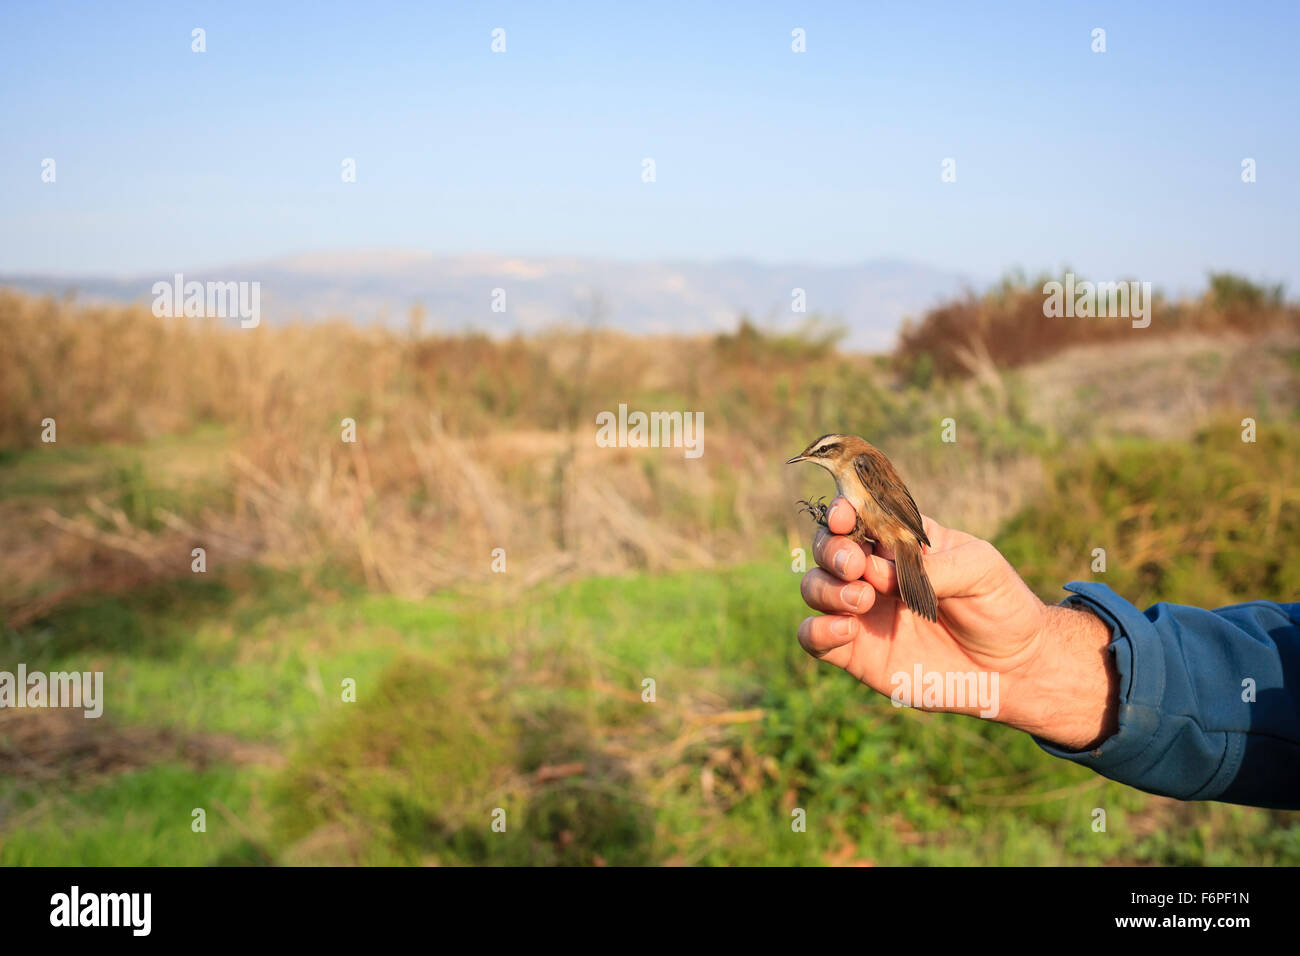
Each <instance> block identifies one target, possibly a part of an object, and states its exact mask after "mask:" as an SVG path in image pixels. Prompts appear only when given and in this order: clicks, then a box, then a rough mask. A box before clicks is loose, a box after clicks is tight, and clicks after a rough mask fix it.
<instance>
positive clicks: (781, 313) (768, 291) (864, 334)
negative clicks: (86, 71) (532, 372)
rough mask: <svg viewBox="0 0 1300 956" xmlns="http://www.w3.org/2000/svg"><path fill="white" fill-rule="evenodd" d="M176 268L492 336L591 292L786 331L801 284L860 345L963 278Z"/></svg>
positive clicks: (476, 261) (557, 316)
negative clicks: (416, 309)
mask: <svg viewBox="0 0 1300 956" xmlns="http://www.w3.org/2000/svg"><path fill="white" fill-rule="evenodd" d="M183 274H184V276H185V280H186V281H187V282H188V281H194V280H197V281H200V282H208V281H223V282H224V281H257V282H260V283H261V287H262V300H261V301H262V317H263V320H264V321H270V322H282V321H287V320H291V319H294V318H306V319H324V318H329V317H343V318H347V319H349V320H351V321H354V322H358V323H362V324H369V323H375V322H381V323H388V324H392V325H395V326H401V325H404V324H405V323H406V321H407V316H408V314H409V313H410V310H411V308H412V306H414V305H417V304H419V305H421V306H423V307H424V309H425V311H426V313H427V320H426V328H432V329H441V330H444V331H462V330H475V331H487V332H492V333H509V332H513V331H516V330H521V331H530V330H534V329H538V328H542V327H544V326H546V325H549V324H552V323H555V322H564V321H575V320H576V321H582V320H585V319H587V318H589V317H590V316H591V315H592V314H593V310H594V303H595V302H597V301H599V302H600V303H601V304H602V307H603V308H602V309H600V310H599V314H600V316H601V321H602V324H604V325H607V326H609V327H612V328H618V329H623V330H626V331H629V332H639V333H689V332H698V331H715V330H723V329H731V328H733V327H734V326H735V324H736V320H737V317H738V316H739V315H740V314H742V313H746V314H749V315H751V316H753V317H754V318H755V319H756V320H757V321H758V322H759V323H760V324H762V325H764V326H775V327H778V328H791V327H793V326H795V325H797V324H798V323H799V322H800V321H801V320H802V319H803V318H804V317H805V316H804V315H803V314H799V313H795V312H793V311H792V308H791V303H792V296H793V291H794V290H795V289H803V290H804V292H805V294H806V308H807V314H813V313H820V314H821V315H824V316H828V317H832V318H835V319H837V320H839V321H841V322H843V323H844V324H845V325H846V326H848V328H849V335H848V338H847V339H846V342H845V345H846V346H848V347H850V348H859V349H883V348H887V347H889V346H890V345H891V344H892V342H893V338H894V333H895V332H896V330H897V328H898V325H899V323H900V322H901V321H902V320H903V318H904V317H905V316H909V315H911V316H919V315H920V314H921V313H922V312H924V311H925V310H926V309H928V308H930V307H931V306H933V305H935V304H936V303H938V302H940V301H942V300H944V299H946V298H950V297H951V296H953V295H955V294H957V293H959V292H960V291H961V290H962V289H963V288H965V287H966V284H967V283H966V282H965V280H964V279H963V278H962V277H961V276H959V275H957V274H955V273H949V272H944V271H941V270H938V269H932V268H929V267H927V266H923V265H918V264H914V263H908V262H899V261H894V260H873V261H868V262H864V263H861V264H858V265H851V266H805V265H798V264H776V265H770V264H765V263H759V262H754V261H750V260H743V259H735V260H724V261H718V262H708V263H702V262H632V261H621V260H612V259H610V260H604V259H595V258H582V257H520V256H496V255H459V256H439V255H434V254H433V253H423V252H414V251H410V250H393V251H383V250H365V251H358V252H325V253H311V254H304V255H294V256H283V257H277V258H274V259H269V260H263V261H260V262H250V263H245V264H241V265H238V266H230V267H226V268H218V269H196V270H187V271H185V272H184V273H183ZM173 276H174V273H169V274H166V275H149V276H137V277H132V278H125V279H122V278H104V277H92V276H87V277H61V276H42V275H31V274H28V275H4V276H0V284H4V285H9V286H12V287H15V288H18V289H21V290H23V291H25V292H32V293H51V294H55V295H62V294H65V293H68V292H72V291H75V293H76V295H77V296H78V298H80V299H84V300H89V301H108V302H133V301H139V302H150V301H152V292H151V289H152V287H153V284H154V283H155V282H158V281H168V282H170V281H171V280H172V278H173ZM495 289H504V290H505V307H506V308H505V311H504V312H493V311H492V303H493V296H494V291H493V290H495Z"/></svg>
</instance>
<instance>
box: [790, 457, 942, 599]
mask: <svg viewBox="0 0 1300 956" xmlns="http://www.w3.org/2000/svg"><path fill="white" fill-rule="evenodd" d="M797 461H811V462H814V463H816V464H818V465H821V466H822V467H823V468H825V469H826V470H827V471H829V472H830V473H831V477H833V478H834V479H835V490H836V491H837V492H838V493H839V495H840V496H841V497H843V498H846V499H848V502H849V504H851V505H853V510H854V511H856V512H857V514H858V522H857V526H856V527H854V529H853V532H852V534H851V535H850V537H852V538H853V540H854V541H857V542H859V543H864V542H867V541H878V542H880V543H881V544H884V545H887V546H888V547H889V548H891V549H892V550H893V552H894V568H895V570H896V571H897V572H898V592H899V594H900V595H901V596H902V598H903V601H904V603H906V604H907V606H908V607H909V608H910V609H911V610H912V611H913V613H915V614H919V615H920V616H921V617H923V618H926V619H927V620H930V621H937V620H938V619H939V602H938V601H937V600H936V599H935V596H934V588H933V587H932V586H931V584H930V578H929V577H928V576H927V575H926V573H925V566H924V564H923V563H922V562H921V546H922V545H924V546H925V547H927V548H928V547H929V546H930V539H929V538H927V537H926V536H925V528H924V527H923V526H922V523H921V512H920V510H919V509H918V508H917V507H916V502H915V501H913V500H912V495H911V493H910V492H909V491H908V490H907V486H906V485H904V484H903V479H902V478H900V477H898V472H897V471H895V470H894V466H893V465H892V464H891V463H890V461H889V459H888V458H886V457H885V456H884V454H883V453H882V452H881V451H880V450H879V449H878V448H876V447H875V446H873V445H872V444H870V443H869V442H867V441H865V440H864V439H861V438H858V437H857V436H856V435H834V434H832V435H823V436H822V437H821V438H818V439H817V440H816V441H815V442H813V443H812V444H811V445H809V446H808V447H807V448H805V449H804V450H803V451H802V452H800V453H799V454H798V455H795V456H794V457H793V458H791V459H790V460H789V461H788V462H786V464H788V465H790V464H794V463H795V462H797ZM805 504H807V503H806V502H805ZM808 510H809V511H810V512H812V514H813V518H814V519H815V520H816V521H817V522H818V524H821V525H825V524H826V507H825V505H820V506H814V505H808Z"/></svg>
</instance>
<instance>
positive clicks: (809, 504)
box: [797, 498, 831, 531]
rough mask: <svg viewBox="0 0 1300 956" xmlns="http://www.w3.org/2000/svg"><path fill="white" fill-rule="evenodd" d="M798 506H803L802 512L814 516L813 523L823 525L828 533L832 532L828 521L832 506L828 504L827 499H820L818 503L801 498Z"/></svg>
mask: <svg viewBox="0 0 1300 956" xmlns="http://www.w3.org/2000/svg"><path fill="white" fill-rule="evenodd" d="M797 504H799V505H802V507H801V508H800V509H799V510H800V511H806V512H808V514H810V515H812V519H813V521H815V522H816V523H817V524H819V525H821V526H822V527H823V528H825V529H826V530H827V531H829V530H830V525H829V523H828V520H827V519H828V516H829V515H830V511H831V509H830V506H829V505H827V504H826V499H825V498H818V499H817V500H816V501H807V500H805V499H803V498H800V499H799V501H798V502H797Z"/></svg>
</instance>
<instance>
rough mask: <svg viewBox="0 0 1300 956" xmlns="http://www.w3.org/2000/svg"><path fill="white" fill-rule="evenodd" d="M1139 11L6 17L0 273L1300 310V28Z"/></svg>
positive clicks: (615, 9)
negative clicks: (950, 276) (1145, 290)
mask: <svg viewBox="0 0 1300 956" xmlns="http://www.w3.org/2000/svg"><path fill="white" fill-rule="evenodd" d="M1136 6H1137V5H1135V4H1131V3H1116V4H1083V3H1062V2H1043V3H1016V4H1000V3H985V2H982V3H969V4H968V3H951V4H949V3H943V4H923V3H899V4H888V3H865V2H859V3H825V4H793V3H791V4H761V3H744V4H741V3H737V4H726V3H704V2H693V3H681V4H676V3H665V2H655V3H635V4H634V3H615V2H610V0H604V2H598V3H591V4H582V3H566V4H545V3H541V2H536V0H534V2H529V3H519V4H498V3H455V4H442V3H410V4H406V3H382V2H375V3H331V2H316V3H279V4H271V3H244V2H222V3H192V4H185V3H174V4H166V5H161V4H157V5H155V4H143V3H140V4H133V3H114V4H104V3H49V4H34V3H21V4H20V3H17V2H14V0H0V273H14V272H40V273H50V274H55V275H86V274H92V275H105V276H110V275H111V276H128V275H138V274H151V273H162V274H167V273H169V272H170V271H171V270H181V269H185V268H191V269H198V268H207V267H218V266H221V265H226V264H235V263H241V262H249V261H256V260H260V259H266V258H270V257H275V256H280V255H286V254H298V253H308V252H319V251H329V250H348V249H375V248H380V249H390V248H401V249H422V250H432V251H434V252H437V253H446V254H460V253H491V254H502V255H518V256H555V255H566V256H567V255H573V256H604V257H614V258H619V259H633V260H639V259H656V260H672V261H681V260H689V261H708V260H717V259H732V258H752V259H757V260H760V261H764V262H775V263H784V262H801V263H814V264H825V265H843V264H851V263H855V262H860V261H864V260H870V259H877V258H889V259H903V260H909V261H915V262H919V263H924V264H927V265H931V266H935V267H939V268H943V269H947V270H953V271H956V272H960V273H962V274H965V275H968V276H970V277H972V278H974V279H977V280H992V279H995V278H996V277H998V276H999V275H1002V274H1003V273H1005V272H1006V271H1007V270H1009V269H1014V268H1023V269H1024V270H1026V271H1028V272H1030V273H1031V274H1032V273H1037V272H1039V271H1042V270H1061V269H1065V268H1070V269H1073V270H1074V271H1075V272H1076V273H1079V274H1080V275H1085V276H1087V277H1090V278H1095V279H1112V278H1121V277H1129V278H1137V279H1141V280H1144V281H1151V282H1153V283H1154V284H1155V285H1156V286H1157V287H1159V288H1162V289H1165V290H1167V291H1178V290H1183V289H1199V288H1200V287H1201V286H1202V285H1203V283H1204V276H1205V273H1206V272H1207V271H1208V270H1211V269H1214V270H1221V269H1231V270H1233V271H1237V272H1241V273H1243V274H1245V275H1248V276H1251V277H1254V278H1257V279H1267V280H1270V281H1283V282H1286V283H1287V286H1288V288H1289V289H1290V290H1291V291H1292V293H1295V292H1296V291H1297V290H1300V240H1298V239H1297V235H1298V232H1300V231H1298V230H1297V223H1300V185H1298V184H1300V57H1297V55H1296V54H1295V51H1294V47H1295V44H1296V42H1297V37H1300V4H1287V3H1279V4H1270V3H1251V4H1247V5H1237V4H1228V3H1222V4H1209V3H1197V2H1186V3H1169V4H1143V5H1142V8H1141V9H1135V7H1136ZM196 27H199V28H202V29H203V30H204V31H205V33H206V36H205V40H206V52H203V53H196V52H193V51H192V49H191V45H192V42H193V41H192V30H193V29H194V28H196ZM498 28H500V29H502V30H504V31H505V45H506V49H505V52H501V53H494V52H493V51H492V42H493V38H492V31H493V30H494V29H498ZM1096 28H1101V29H1104V30H1105V43H1106V50H1105V52H1104V53H1097V52H1093V49H1092V46H1093V43H1094V40H1093V31H1094V29H1096ZM795 29H802V30H803V31H805V36H806V52H803V53H795V52H793V50H792V48H791V47H792V43H793V40H792V31H793V30H795ZM647 158H649V159H652V160H653V161H654V164H655V181H654V182H653V183H647V182H643V177H642V172H643V160H645V159H647ZM1245 158H1252V159H1254V160H1255V164H1256V177H1257V181H1256V182H1254V183H1249V184H1248V183H1243V182H1242V169H1241V164H1242V160H1243V159H1245ZM46 159H53V160H54V161H55V167H54V168H55V181H54V182H53V183H48V182H42V168H43V167H42V163H43V161H44V160H46ZM345 159H352V160H354V161H355V164H356V182H351V183H347V182H343V181H342V176H341V171H342V164H343V162H344V160H345ZM945 159H952V160H954V166H953V167H952V168H954V169H955V173H956V181H955V182H943V181H942V177H941V173H942V172H943V162H944V160H945Z"/></svg>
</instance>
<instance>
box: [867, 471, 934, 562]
mask: <svg viewBox="0 0 1300 956" xmlns="http://www.w3.org/2000/svg"><path fill="white" fill-rule="evenodd" d="M853 467H854V469H855V470H856V471H857V473H858V478H859V479H860V480H861V482H862V484H863V486H864V487H865V488H866V489H867V491H869V492H871V496H872V497H873V498H875V499H876V504H878V505H880V507H881V509H882V510H883V511H884V512H885V513H886V514H889V515H892V516H893V517H895V518H897V519H898V520H899V521H901V522H902V523H903V524H904V525H905V526H906V527H907V529H908V530H909V531H911V532H912V534H914V535H916V537H917V538H918V540H920V542H921V543H922V544H924V545H925V546H926V547H927V548H928V547H929V546H930V539H929V538H927V537H926V536H925V525H924V524H923V523H922V522H921V511H920V509H919V508H917V507H916V502H915V501H913V500H912V493H911V492H910V491H908V490H907V486H906V485H905V484H903V481H902V479H901V478H899V477H898V474H897V473H896V472H895V473H893V474H892V476H890V477H892V479H893V480H892V481H891V480H890V479H889V477H886V476H885V475H883V474H881V473H880V472H878V471H876V469H874V468H872V467H871V461H870V459H869V458H868V457H867V456H866V455H859V456H858V457H857V458H855V459H853ZM889 471H890V472H893V468H892V467H890V468H889Z"/></svg>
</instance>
